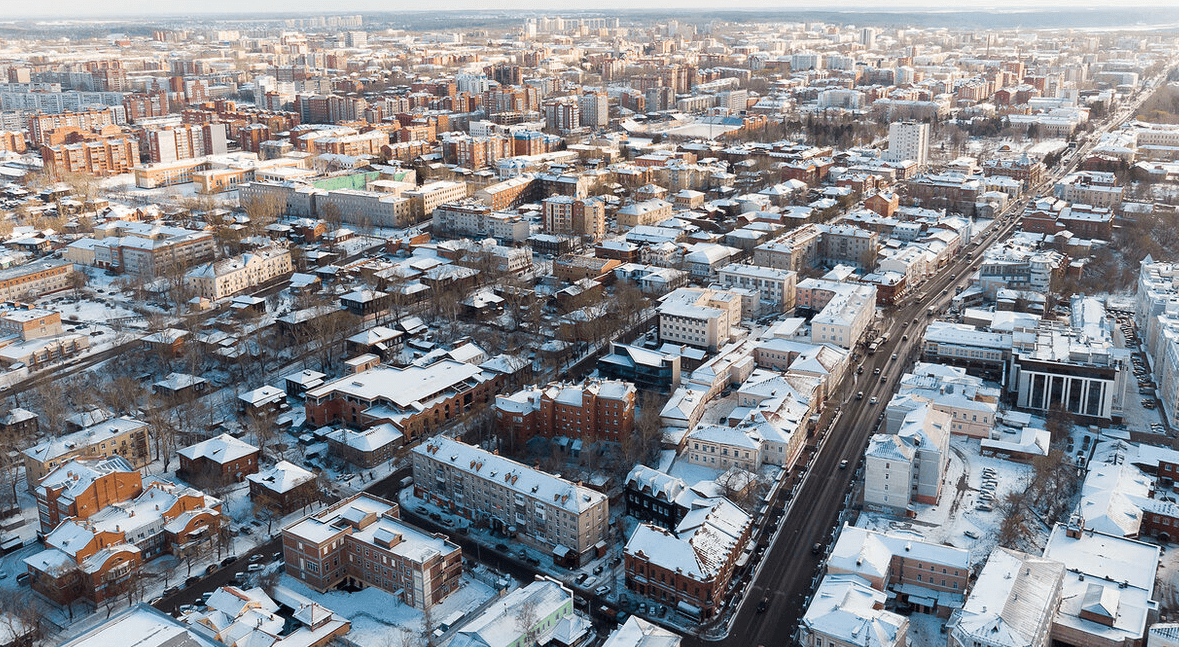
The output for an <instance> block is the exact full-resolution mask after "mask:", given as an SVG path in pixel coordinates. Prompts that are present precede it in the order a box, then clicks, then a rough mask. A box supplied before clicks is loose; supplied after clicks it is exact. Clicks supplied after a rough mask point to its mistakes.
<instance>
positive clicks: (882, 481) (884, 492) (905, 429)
mask: <svg viewBox="0 0 1179 647" xmlns="http://www.w3.org/2000/svg"><path fill="white" fill-rule="evenodd" d="M950 421H951V419H950V415H949V414H947V413H943V412H941V411H935V410H933V409H932V408H930V407H929V406H928V405H926V406H923V407H919V408H917V409H914V410H913V411H910V412H909V413H908V415H906V416H905V418H904V420H903V421H902V422H901V426H900V429H899V430H898V431H897V433H895V434H875V435H873V436H872V437H871V438H870V439H869V441H868V449H867V450H866V451H865V452H864V506H865V507H870V508H874V509H882V510H888V511H890V512H899V513H901V514H907V512H908V509H909V505H910V504H912V503H921V504H927V505H937V502H938V500H939V498H940V497H941V488H942V477H943V476H944V474H945V470H946V465H947V464H948V463H949V460H950V452H949V450H950V430H949V426H950Z"/></svg>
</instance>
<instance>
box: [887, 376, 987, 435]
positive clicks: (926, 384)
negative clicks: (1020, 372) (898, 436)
mask: <svg viewBox="0 0 1179 647" xmlns="http://www.w3.org/2000/svg"><path fill="white" fill-rule="evenodd" d="M1000 396H1001V392H1000V389H998V388H994V387H988V386H986V385H984V384H983V380H982V379H981V378H978V377H975V376H972V375H967V373H966V369H965V368H961V367H954V366H946V365H943V364H931V363H926V362H918V363H917V364H915V365H914V366H913V370H912V372H910V373H906V374H905V375H904V376H902V377H901V381H900V384H899V385H898V388H897V395H896V397H894V398H893V399H892V401H890V402H889V403H888V407H887V408H885V429H886V430H887V433H890V434H891V433H896V432H897V430H899V429H900V426H901V422H902V421H903V420H904V418H905V416H906V415H908V413H909V412H910V411H912V410H913V409H915V408H918V407H920V406H921V404H922V403H928V404H929V406H930V407H931V408H932V409H933V410H934V411H941V412H943V413H948V414H949V415H950V433H952V434H956V435H959V436H969V437H971V438H990V437H991V432H992V430H993V429H994V428H995V423H996V416H997V414H998V410H999V398H1000Z"/></svg>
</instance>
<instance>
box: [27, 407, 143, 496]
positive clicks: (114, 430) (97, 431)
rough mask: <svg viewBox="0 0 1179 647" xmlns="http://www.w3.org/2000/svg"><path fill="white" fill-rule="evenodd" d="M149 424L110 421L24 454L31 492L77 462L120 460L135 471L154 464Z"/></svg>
mask: <svg viewBox="0 0 1179 647" xmlns="http://www.w3.org/2000/svg"><path fill="white" fill-rule="evenodd" d="M150 449H151V448H150V446H149V445H148V438H147V424H146V423H143V422H140V421H138V420H135V419H133V418H128V417H125V416H124V417H122V418H111V419H109V420H103V421H101V422H98V423H96V424H93V425H91V426H87V427H84V428H82V429H79V430H78V431H75V432H73V433H68V434H66V435H64V436H58V437H56V438H50V439H49V440H46V441H44V442H41V443H39V444H37V445H34V446H32V447H30V448H28V449H26V450H24V452H22V454H23V459H24V464H25V478H26V479H27V481H28V485H29V490H30V491H35V490H34V488H35V487H36V485H37V483H39V482H40V481H41V479H43V478H45V475H46V474H48V473H49V472H50V471H52V470H53V469H55V468H56V467H58V466H59V465H62V464H64V463H66V462H68V461H70V460H72V459H74V458H79V457H83V458H96V457H97V458H107V457H110V456H116V455H118V456H121V457H123V458H125V459H126V460H127V462H128V463H130V464H131V467H134V468H135V469H142V468H144V467H147V465H148V463H150V462H151V451H150Z"/></svg>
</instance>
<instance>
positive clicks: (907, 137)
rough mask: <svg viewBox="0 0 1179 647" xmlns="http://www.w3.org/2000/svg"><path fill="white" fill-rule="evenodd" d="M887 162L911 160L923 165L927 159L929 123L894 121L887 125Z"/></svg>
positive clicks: (885, 158) (885, 156) (885, 157)
mask: <svg viewBox="0 0 1179 647" xmlns="http://www.w3.org/2000/svg"><path fill="white" fill-rule="evenodd" d="M884 160H885V161H887V162H905V161H913V162H916V163H917V166H918V167H924V166H925V165H926V163H927V162H928V160H929V124H927V123H925V122H913V121H894V122H893V123H891V124H889V125H888V152H887V153H885V155H884Z"/></svg>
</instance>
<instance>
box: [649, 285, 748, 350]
mask: <svg viewBox="0 0 1179 647" xmlns="http://www.w3.org/2000/svg"><path fill="white" fill-rule="evenodd" d="M658 310H659V339H660V341H662V342H671V343H673V344H687V345H689V346H695V347H698V348H704V349H707V350H711V351H715V350H717V349H718V348H720V347H721V346H723V345H725V344H727V343H729V341H730V340H731V339H732V334H733V331H732V328H733V326H736V325H737V324H739V323H740V321H741V296H740V295H738V294H735V293H732V292H726V291H723V290H712V289H699V288H679V289H677V290H675V291H674V292H670V293H668V294H667V295H665V296H664V297H663V298H662V299H661V300H660V304H659V308H658Z"/></svg>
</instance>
